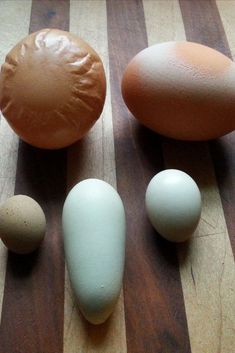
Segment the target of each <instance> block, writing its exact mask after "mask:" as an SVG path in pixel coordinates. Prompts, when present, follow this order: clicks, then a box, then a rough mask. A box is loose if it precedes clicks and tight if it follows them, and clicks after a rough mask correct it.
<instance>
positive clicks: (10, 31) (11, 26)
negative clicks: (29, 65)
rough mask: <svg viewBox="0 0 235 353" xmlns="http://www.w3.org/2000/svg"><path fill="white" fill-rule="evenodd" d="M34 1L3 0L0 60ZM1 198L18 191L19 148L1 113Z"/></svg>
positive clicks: (2, 254) (0, 255)
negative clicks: (16, 183)
mask: <svg viewBox="0 0 235 353" xmlns="http://www.w3.org/2000/svg"><path fill="white" fill-rule="evenodd" d="M30 11H31V1H21V2H19V1H17V0H15V1H10V2H9V1H1V2H0V33H1V37H0V64H2V63H3V62H4V60H5V56H6V54H7V53H8V52H9V50H10V49H11V47H12V46H13V45H14V44H15V43H16V42H17V41H18V40H20V39H21V38H22V37H24V36H25V35H27V33H28V28H29V19H30ZM0 141H1V148H0V166H1V167H0V202H1V203H2V202H4V201H5V200H6V199H7V198H8V197H10V196H12V195H13V194H14V187H15V174H16V163H17V152H18V137H17V136H16V135H15V133H14V132H13V131H12V129H11V128H10V127H9V125H8V124H7V123H6V120H5V119H4V117H3V116H1V113H0ZM6 263H7V250H6V248H5V246H4V245H3V243H2V242H1V241H0V321H1V313H2V299H3V292H4V283H5V272H6Z"/></svg>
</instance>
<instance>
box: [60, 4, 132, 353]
mask: <svg viewBox="0 0 235 353" xmlns="http://www.w3.org/2000/svg"><path fill="white" fill-rule="evenodd" d="M70 30H71V32H73V33H75V34H77V35H79V36H81V37H82V38H83V39H84V40H85V41H87V42H88V43H89V44H90V45H91V46H92V47H93V48H94V49H95V50H96V51H97V53H98V54H99V55H100V57H101V59H102V61H103V64H104V67H105V72H106V78H107V96H106V103H105V107H104V111H103V113H102V116H101V117H100V119H99V120H98V121H97V122H96V124H95V125H94V127H93V128H92V130H91V131H90V132H89V133H88V135H87V136H86V137H85V138H84V139H83V140H82V141H81V142H79V143H77V144H75V145H74V146H72V147H71V148H70V149H69V152H68V189H70V188H71V187H72V186H73V185H74V184H75V183H77V182H78V181H80V180H83V179H85V178H91V177H93V178H100V179H103V180H105V181H107V182H109V183H110V184H111V185H113V186H114V187H116V172H115V157H114V143H113V126H112V112H111V102H110V86H109V60H108V43H107V23H106V2H105V1H103V0H90V1H86V2H84V1H82V0H81V1H78V0H76V1H71V3H70ZM64 310H65V311H64V353H99V352H100V353H119V352H120V353H125V352H126V336H125V318H124V306H123V294H122V293H121V296H120V299H119V302H118V304H117V306H116V309H115V311H114V313H113V315H112V316H111V318H110V319H109V320H108V321H107V322H106V323H105V324H103V325H100V326H93V325H90V324H88V323H87V322H85V320H84V319H83V318H82V317H81V315H80V314H79V312H78V310H77V308H76V306H75V298H74V297H73V293H72V290H71V286H70V283H69V278H68V273H67V271H66V277H65V307H64Z"/></svg>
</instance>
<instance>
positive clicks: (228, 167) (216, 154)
mask: <svg viewBox="0 0 235 353" xmlns="http://www.w3.org/2000/svg"><path fill="white" fill-rule="evenodd" d="M225 5H226V6H225ZM217 6H218V9H219V13H220V19H222V22H223V26H224V29H225V34H226V37H227V38H226V41H225V43H224V44H223V46H227V43H228V42H229V48H227V50H225V51H223V48H221V51H222V52H223V53H225V54H226V53H228V54H229V57H230V58H233V60H234V58H235V35H234V23H235V22H234V14H235V12H234V11H235V2H234V1H226V2H225V1H217ZM210 30H211V31H213V28H211V29H210ZM223 38H224V36H223ZM227 39H228V41H227ZM229 49H230V50H229ZM211 152H212V156H213V161H214V165H215V168H216V176H217V180H218V184H219V189H220V194H221V199H222V204H223V208H224V212H225V218H226V223H227V227H228V230H229V236H230V241H231V245H232V249H233V255H234V256H235V217H234V204H235V179H234V175H235V133H234V132H233V133H231V134H228V135H227V136H224V137H223V138H221V139H219V140H217V141H214V142H213V143H211Z"/></svg>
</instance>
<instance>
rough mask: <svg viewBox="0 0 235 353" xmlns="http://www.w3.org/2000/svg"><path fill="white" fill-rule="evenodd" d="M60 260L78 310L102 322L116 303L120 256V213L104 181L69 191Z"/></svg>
mask: <svg viewBox="0 0 235 353" xmlns="http://www.w3.org/2000/svg"><path fill="white" fill-rule="evenodd" d="M62 220H63V221H62V223H63V233H64V248H65V257H66V262H67V267H68V272H69V276H70V280H71V284H72V287H73V289H74V292H75V295H76V297H77V299H78V306H79V309H80V311H81V312H82V314H83V315H84V317H85V318H86V319H87V320H88V321H89V322H91V323H93V324H100V323H103V322H104V321H105V320H106V319H107V318H108V317H109V316H110V315H111V313H112V311H113V310H114V306H115V304H116V302H117V300H118V297H119V294H120V290H121V286H122V277H123V269H124V258H125V212H124V207H123V204H122V201H121V198H120V196H119V195H118V193H117V192H116V190H115V189H114V188H113V187H112V186H111V185H109V184H108V183H106V182H104V181H102V180H99V179H87V180H84V181H82V182H80V183H78V184H77V185H75V186H74V187H73V188H72V190H71V191H70V192H69V194H68V196H67V198H66V200H65V203H64V208H63V217H62Z"/></svg>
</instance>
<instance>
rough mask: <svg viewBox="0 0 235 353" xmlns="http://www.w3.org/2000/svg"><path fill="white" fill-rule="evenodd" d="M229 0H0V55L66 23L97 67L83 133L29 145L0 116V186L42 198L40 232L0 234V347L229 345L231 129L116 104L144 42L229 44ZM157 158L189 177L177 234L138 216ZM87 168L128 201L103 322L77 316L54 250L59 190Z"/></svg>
mask: <svg viewBox="0 0 235 353" xmlns="http://www.w3.org/2000/svg"><path fill="white" fill-rule="evenodd" d="M234 16H235V1H233V0H227V1H226V0H219V1H217V2H215V1H214V0H192V1H191V0H180V1H177V0H162V1H160V0H142V1H141V0H107V1H105V0H71V1H70V2H69V1H65V0H57V1H56V0H41V1H39V0H8V1H6V0H1V1H0V60H1V62H3V61H4V57H5V55H6V54H7V52H8V51H9V50H10V48H11V47H12V46H13V45H14V44H15V43H16V42H18V41H19V40H20V39H21V38H22V37H24V36H26V35H27V34H28V33H29V32H33V31H36V30H38V29H41V28H44V27H55V28H60V29H64V30H70V31H71V32H74V33H75V34H78V35H79V36H81V37H83V38H84V39H85V40H86V41H87V42H89V43H90V44H91V45H92V46H93V47H94V48H95V50H96V51H97V52H98V53H99V54H100V56H101V58H102V60H103V63H104V66H105V70H106V77H107V98H106V103H105V107H104V111H103V114H102V116H101V118H100V119H99V121H98V122H97V123H96V125H95V126H94V128H93V129H92V130H91V131H90V132H89V134H88V135H87V136H86V137H85V138H84V139H83V140H82V141H80V142H79V143H77V144H75V145H74V146H72V147H70V148H68V149H64V150H60V151H43V150H39V149H36V148H33V147H31V146H29V145H27V144H25V143H23V142H22V141H20V142H19V140H18V137H17V136H16V135H15V134H14V133H13V132H12V130H11V129H10V128H9V126H8V125H7V123H6V122H5V120H4V118H3V117H1V120H0V200H1V201H4V200H5V199H6V198H7V197H9V196H11V195H13V194H14V193H15V194H27V195H29V196H32V197H33V198H35V199H36V200H37V201H38V202H39V203H40V204H41V205H42V207H43V209H44V211H45V213H46V216H47V222H48V228H47V234H46V239H45V241H44V243H43V245H42V247H41V248H40V250H39V251H38V252H37V253H36V254H33V255H30V256H17V255H14V254H11V253H8V252H7V250H6V248H5V247H4V246H3V244H2V243H1V244H0V318H1V327H0V353H62V352H63V353H126V352H128V353H189V352H192V353H234V352H235V266H234V252H235V177H234V176H235V135H234V133H231V134H229V135H227V136H225V137H223V138H220V139H218V140H216V141H212V142H210V143H185V142H177V141H173V140H169V139H165V138H162V137H160V136H158V135H156V134H154V133H152V132H150V131H149V130H147V129H146V128H144V127H142V126H140V125H139V124H138V123H137V122H136V121H135V120H134V119H133V117H132V116H131V115H130V113H129V112H128V110H127V108H126V107H125V105H124V103H123V101H122V97H121V93H120V82H121V78H122V73H123V70H124V68H125V66H126V65H127V63H128V61H129V60H130V59H131V58H132V57H133V56H134V55H135V54H136V53H137V52H138V51H140V50H141V49H143V48H145V47H147V46H148V45H151V44H154V43H158V42H163V41H171V40H185V39H187V40H189V41H195V42H199V43H202V44H206V45H208V46H211V47H213V48H215V49H217V50H219V51H221V52H223V53H224V54H226V55H228V56H229V57H231V58H232V57H233V55H235V17H234ZM164 168H178V169H182V170H184V171H186V172H188V173H189V174H190V175H192V177H193V178H194V179H195V180H196V182H197V183H198V185H199V187H200V189H201V192H202V199H203V211H202V217H201V221H200V224H199V227H198V230H197V231H196V233H195V234H194V236H193V239H192V240H191V241H190V242H188V243H185V244H181V245H174V244H170V243H168V242H166V241H164V240H163V239H161V238H160V237H159V235H157V234H156V233H155V231H154V230H153V229H152V227H151V226H150V224H149V222H148V220H147V217H146V213H145V208H144V195H145V190H146V186H147V184H148V182H149V181H150V179H151V178H152V176H153V175H154V174H156V173H157V172H159V171H160V170H162V169H164ZM89 177H96V178H100V179H103V180H106V181H107V182H109V183H111V184H112V185H113V186H114V187H117V189H118V191H119V193H120V195H121V197H122V199H123V202H124V204H125V208H126V213H127V247H126V267H125V277H124V282H123V291H122V293H121V296H120V299H119V302H118V305H117V306H116V310H115V312H114V314H113V315H112V317H111V318H110V320H108V321H107V322H106V323H105V324H104V325H101V326H92V325H89V324H88V323H86V322H85V321H84V320H83V319H82V317H81V316H80V314H79V312H78V310H77V308H76V305H75V301H74V298H73V293H72V290H71V287H70V283H69V279H68V275H67V271H66V266H65V261H64V253H63V242H62V232H61V212H62V206H63V202H64V199H65V197H66V195H67V192H68V190H69V189H70V188H71V187H72V186H73V185H74V184H75V183H76V182H78V181H79V180H82V179H85V178H89Z"/></svg>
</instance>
